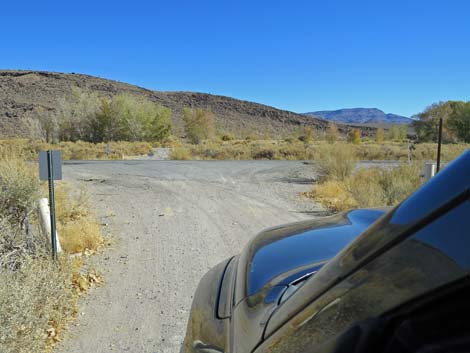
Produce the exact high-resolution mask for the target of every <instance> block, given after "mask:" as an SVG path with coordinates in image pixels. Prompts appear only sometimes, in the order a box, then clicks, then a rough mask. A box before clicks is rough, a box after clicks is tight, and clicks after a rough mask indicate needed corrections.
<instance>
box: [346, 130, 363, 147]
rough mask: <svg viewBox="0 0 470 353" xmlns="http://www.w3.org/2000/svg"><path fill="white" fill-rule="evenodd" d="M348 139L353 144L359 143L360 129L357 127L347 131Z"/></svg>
mask: <svg viewBox="0 0 470 353" xmlns="http://www.w3.org/2000/svg"><path fill="white" fill-rule="evenodd" d="M348 140H349V142H351V143H353V144H355V145H359V144H361V130H359V129H357V128H356V129H352V130H351V131H350V132H349V136H348Z"/></svg>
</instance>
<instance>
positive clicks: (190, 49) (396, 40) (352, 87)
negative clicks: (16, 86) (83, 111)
mask: <svg viewBox="0 0 470 353" xmlns="http://www.w3.org/2000/svg"><path fill="white" fill-rule="evenodd" d="M469 16H470V1H467V0H446V1H434V0H427V1H424V0H416V1H413V0H408V1H405V0H394V1H381V0H375V1H361V0H354V1H352V0H350V1H339V0H329V1H321V2H320V1H316V0H309V1H308V0H306V1H295V0H291V1H287V0H284V1H276V0H271V1H256V0H252V1H248V0H240V1H224V0H218V1H206V0H198V1H196V0H193V1H164V2H163V1H151V0H133V1H119V0H114V1H109V0H95V1H89V0H81V1H64V0H62V1H47V0H43V1H37V0H35V1H21V0H16V1H8V2H6V3H5V2H3V3H2V4H1V5H0V34H1V37H0V38H1V42H0V68H2V69H34V70H50V71H59V72H76V73H86V74H90V75H96V76H100V77H104V78H110V79H115V80H119V81H125V82H129V83H133V84H137V85H139V86H143V87H146V88H150V89H156V90H184V91H199V92H208V93H214V94H222V95H227V96H232V97H236V98H240V99H246V100H250V101H256V102H260V103H264V104H268V105H272V106H275V107H278V108H283V109H288V110H292V111H296V112H306V111H312V110H327V109H339V108H346V107H378V108H380V109H382V110H384V111H386V112H390V113H397V114H403V115H412V114H414V113H417V112H420V111H422V110H423V109H424V108H425V107H426V106H427V105H430V104H431V103H433V102H436V101H439V100H447V99H464V100H469V99H470V20H469V18H470V17H469Z"/></svg>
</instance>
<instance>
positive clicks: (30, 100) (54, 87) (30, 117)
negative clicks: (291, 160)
mask: <svg viewBox="0 0 470 353" xmlns="http://www.w3.org/2000/svg"><path fill="white" fill-rule="evenodd" d="M74 87H78V88H80V89H81V90H83V91H90V92H94V93H96V94H98V95H99V96H102V97H112V96H113V95H116V94H122V93H124V94H131V95H134V96H137V97H140V98H145V99H148V100H151V101H153V102H157V103H160V104H162V105H163V106H165V107H167V108H170V109H171V110H172V112H173V125H174V132H175V133H181V132H182V113H183V108H184V107H193V108H203V109H209V110H211V111H212V112H213V113H214V114H215V116H216V125H217V128H218V129H219V130H221V131H225V132H232V133H235V134H236V135H240V134H244V133H245V134H246V133H258V134H266V133H267V132H268V133H271V134H273V135H278V134H280V133H286V132H289V131H292V130H294V129H297V128H299V127H301V126H305V125H308V126H313V127H315V128H316V129H325V127H326V126H327V125H328V122H327V121H325V120H322V119H319V118H316V117H311V116H309V117H307V116H304V115H301V114H297V113H293V112H289V111H285V110H280V109H276V108H273V107H269V106H266V105H262V104H257V103H252V102H247V101H242V100H238V99H234V98H229V97H224V96H217V95H212V94H205V93H193V92H162V91H151V90H148V89H144V88H141V87H137V86H134V85H130V84H126V83H122V82H117V81H112V80H107V79H102V78H98V77H94V76H89V75H82V74H74V73H71V74H64V73H55V72H42V71H13V70H3V71H2V70H0V137H16V136H31V131H33V128H32V127H34V126H37V120H38V116H39V114H44V112H51V113H54V112H55V111H56V110H57V107H58V104H59V101H60V100H63V99H67V97H70V96H71V94H72V89H73V88H74ZM340 129H341V130H345V129H347V126H342V127H340Z"/></svg>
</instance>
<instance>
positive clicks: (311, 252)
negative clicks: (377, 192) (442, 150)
mask: <svg viewBox="0 0 470 353" xmlns="http://www.w3.org/2000/svg"><path fill="white" fill-rule="evenodd" d="M182 351H183V352H188V353H189V352H205V353H209V352H212V353H215V352H227V353H228V352H230V353H241V352H255V353H265V352H282V353H286V352H312V353H313V352H331V353H332V352H423V353H424V352H470V151H467V152H465V153H464V154H463V155H462V156H461V157H459V158H458V159H457V160H455V161H454V162H452V163H450V164H449V165H448V166H447V167H446V168H445V169H443V170H442V171H441V172H439V173H438V174H437V175H436V176H435V177H433V178H432V179H431V180H430V181H429V182H428V183H426V184H424V185H423V186H422V187H421V188H420V189H419V190H418V191H416V192H415V193H414V194H412V195H411V196H409V197H408V198H407V199H406V200H405V201H403V202H402V203H401V204H399V205H398V206H396V207H395V208H393V209H389V210H386V209H369V210H354V211H350V212H347V213H342V214H339V215H335V216H332V217H326V218H323V219H319V220H311V221H304V222H299V223H294V224H288V225H284V226H280V227H276V228H272V229H269V230H266V231H264V232H262V233H261V234H259V235H258V236H257V237H255V238H254V239H253V240H252V241H251V242H250V243H249V244H248V245H247V246H246V247H245V249H244V250H243V252H242V253H241V254H240V255H239V256H235V257H233V258H231V259H229V260H226V261H224V262H223V263H221V264H219V265H218V266H216V267H214V268H213V269H212V270H210V271H209V272H208V273H207V274H206V275H205V276H204V277H203V278H202V280H201V282H200V284H199V287H198V289H197V291H196V294H195V297H194V300H193V305H192V308H191V315H190V318H189V322H188V329H187V333H186V338H185V342H184V345H183V347H182Z"/></svg>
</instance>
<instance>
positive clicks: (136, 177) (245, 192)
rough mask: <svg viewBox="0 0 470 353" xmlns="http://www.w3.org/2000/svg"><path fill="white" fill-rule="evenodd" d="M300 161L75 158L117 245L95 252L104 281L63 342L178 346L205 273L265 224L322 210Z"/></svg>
mask: <svg viewBox="0 0 470 353" xmlns="http://www.w3.org/2000/svg"><path fill="white" fill-rule="evenodd" d="M314 175H315V173H314V167H313V166H312V165H305V164H303V163H302V162H297V161H233V162H232V161H184V162H183V161H115V162H68V163H66V164H65V165H64V176H65V179H68V180H72V181H74V182H78V183H84V184H85V185H86V186H87V188H88V189H89V191H90V193H91V194H92V198H93V201H94V204H95V205H96V209H97V211H98V213H99V215H100V216H101V218H102V222H103V223H104V224H107V226H106V228H107V231H109V232H110V233H111V234H112V235H113V246H112V247H111V248H110V249H108V250H106V251H105V253H104V254H102V255H98V256H96V257H95V258H94V260H93V261H95V262H96V264H95V266H96V267H97V268H98V269H100V270H101V271H102V273H103V277H104V279H105V284H104V285H103V286H101V287H98V288H96V289H94V290H93V291H92V292H91V293H90V294H89V295H88V296H86V298H85V299H84V300H83V302H82V304H81V312H80V314H79V318H78V319H77V320H76V322H75V323H74V324H73V325H72V327H71V328H70V330H69V332H68V334H67V335H66V337H65V339H64V340H63V342H62V343H61V344H60V345H59V346H58V347H57V349H56V351H57V352H63V353H65V352H67V353H75V352H76V353H78V352H96V353H99V352H113V351H115V352H135V353H137V352H139V353H141V352H159V353H160V352H179V349H180V345H181V342H182V340H183V336H184V334H185V330H186V323H187V317H188V313H189V309H190V306H191V300H192V295H193V293H194V290H195V288H196V286H197V284H198V282H199V279H200V278H201V276H202V275H203V274H204V273H205V272H206V271H207V270H208V269H209V268H211V267H212V266H214V265H216V264H217V263H219V262H220V261H222V260H224V259H225V258H227V257H230V256H232V255H234V254H237V253H239V252H240V251H241V249H242V248H243V246H244V245H245V244H246V243H247V242H248V241H249V240H250V239H251V238H252V237H253V236H254V235H256V233H258V232H259V231H261V230H262V229H264V228H267V227H271V226H274V225H278V224H281V223H287V222H292V221H297V220H302V219H306V218H309V217H315V216H316V215H318V214H321V213H323V212H322V209H321V208H320V207H318V206H316V205H314V204H313V203H312V202H311V201H304V200H301V199H300V198H299V196H298V194H299V193H300V192H303V191H305V190H307V189H309V188H310V185H311V182H312V178H313V177H314Z"/></svg>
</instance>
